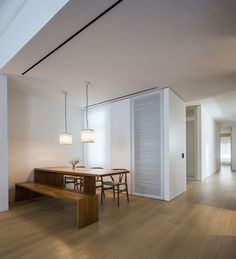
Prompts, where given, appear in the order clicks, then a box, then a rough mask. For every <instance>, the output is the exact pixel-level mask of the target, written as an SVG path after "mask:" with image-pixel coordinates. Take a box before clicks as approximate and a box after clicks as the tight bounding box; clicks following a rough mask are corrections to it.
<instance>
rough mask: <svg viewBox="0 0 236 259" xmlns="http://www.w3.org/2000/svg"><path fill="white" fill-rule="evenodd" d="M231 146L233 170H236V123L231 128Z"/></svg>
mask: <svg viewBox="0 0 236 259" xmlns="http://www.w3.org/2000/svg"><path fill="white" fill-rule="evenodd" d="M231 147H232V151H231V152H232V154H231V159H232V170H233V171H236V125H233V126H232V129H231Z"/></svg>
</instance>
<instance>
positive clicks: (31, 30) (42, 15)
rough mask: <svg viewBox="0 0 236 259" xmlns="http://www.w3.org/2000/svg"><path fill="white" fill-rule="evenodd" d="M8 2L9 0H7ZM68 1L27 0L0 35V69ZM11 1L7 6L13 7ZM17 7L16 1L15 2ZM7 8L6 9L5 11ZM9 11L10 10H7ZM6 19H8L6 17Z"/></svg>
mask: <svg viewBox="0 0 236 259" xmlns="http://www.w3.org/2000/svg"><path fill="white" fill-rule="evenodd" d="M9 2H10V1H9ZM67 2H68V0H50V1H38V0H27V1H25V3H24V4H23V6H22V7H21V9H20V10H19V11H18V12H17V14H15V13H13V15H14V16H13V17H12V19H10V22H9V25H8V27H7V28H6V29H5V31H4V33H3V34H2V35H1V37H0V49H1V52H0V69H1V68H2V67H3V66H4V65H5V64H6V63H7V62H8V61H9V60H10V59H11V58H12V57H13V56H14V55H15V54H16V53H17V52H18V51H19V50H20V49H21V48H22V47H23V46H24V45H25V44H26V43H27V42H28V41H29V40H31V39H32V38H33V36H35V35H36V34H37V33H38V31H39V30H40V29H41V28H42V27H43V26H44V25H45V24H46V23H47V22H48V21H49V20H50V19H51V18H52V17H53V16H54V15H55V14H56V13H57V12H58V11H59V10H60V9H61V8H62V7H63V6H64V5H65V4H66V3H67ZM12 5H14V3H11V6H10V5H9V7H11V8H14V7H13V6H12ZM15 5H16V8H18V6H17V5H18V3H15ZM7 11H8V10H7V9H6V10H5V12H7ZM9 11H10V10H9ZM6 19H8V20H9V18H8V17H6Z"/></svg>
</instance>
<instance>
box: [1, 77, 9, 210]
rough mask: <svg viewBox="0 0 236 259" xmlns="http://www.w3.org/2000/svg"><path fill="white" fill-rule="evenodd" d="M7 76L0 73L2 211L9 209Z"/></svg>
mask: <svg viewBox="0 0 236 259" xmlns="http://www.w3.org/2000/svg"><path fill="white" fill-rule="evenodd" d="M7 145H8V143H7V77H6V76H4V75H0V211H4V210H8V168H7V160H8V152H7Z"/></svg>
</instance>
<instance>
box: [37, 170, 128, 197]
mask: <svg viewBox="0 0 236 259" xmlns="http://www.w3.org/2000/svg"><path fill="white" fill-rule="evenodd" d="M123 173H125V174H128V173H129V171H128V170H126V169H110V170H104V169H87V168H75V169H73V168H71V167H43V168H35V169H34V181H35V182H38V183H44V184H49V185H54V186H60V187H63V186H64V177H65V176H66V175H72V176H82V177H83V179H84V182H83V191H82V192H83V193H85V194H88V195H96V177H105V176H114V175H119V174H123Z"/></svg>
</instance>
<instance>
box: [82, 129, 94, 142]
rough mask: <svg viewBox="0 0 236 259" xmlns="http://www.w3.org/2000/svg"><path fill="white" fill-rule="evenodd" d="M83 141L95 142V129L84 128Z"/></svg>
mask: <svg viewBox="0 0 236 259" xmlns="http://www.w3.org/2000/svg"><path fill="white" fill-rule="evenodd" d="M81 142H82V143H94V142H95V131H94V130H93V129H84V130H82V131H81Z"/></svg>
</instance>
